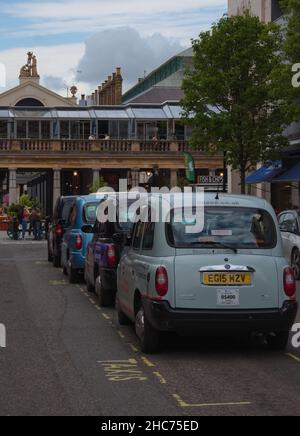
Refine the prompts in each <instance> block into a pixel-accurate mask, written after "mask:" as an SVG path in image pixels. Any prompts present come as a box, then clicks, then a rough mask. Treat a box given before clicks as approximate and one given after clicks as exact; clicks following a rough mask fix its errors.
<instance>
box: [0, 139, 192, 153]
mask: <svg viewBox="0 0 300 436" xmlns="http://www.w3.org/2000/svg"><path fill="white" fill-rule="evenodd" d="M185 151H190V152H192V153H193V154H194V153H201V149H200V148H199V149H193V148H191V147H190V146H189V144H188V143H187V142H185V141H153V140H152V141H141V140H134V139H133V140H125V139H124V140H121V139H120V140H114V139H111V140H68V139H49V140H39V139H0V153H1V154H4V153H7V154H9V153H23V154H26V153H28V154H35V153H45V154H51V153H56V154H59V153H63V154H67V153H75V154H93V153H94V154H95V153H99V154H118V153H120V154H122V153H123V154H124V153H131V154H145V155H147V154H156V153H158V154H164V153H170V154H178V153H183V152H185Z"/></svg>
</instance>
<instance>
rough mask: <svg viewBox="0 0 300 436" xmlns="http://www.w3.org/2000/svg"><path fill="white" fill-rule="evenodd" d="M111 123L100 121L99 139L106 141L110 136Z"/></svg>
mask: <svg viewBox="0 0 300 436" xmlns="http://www.w3.org/2000/svg"><path fill="white" fill-rule="evenodd" d="M108 127H109V123H108V120H100V121H98V138H99V139H104V138H105V136H106V135H108V131H109V128H108Z"/></svg>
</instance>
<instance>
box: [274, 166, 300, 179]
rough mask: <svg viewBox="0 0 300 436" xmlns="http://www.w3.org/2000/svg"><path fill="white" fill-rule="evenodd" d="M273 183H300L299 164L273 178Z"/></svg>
mask: <svg viewBox="0 0 300 436" xmlns="http://www.w3.org/2000/svg"><path fill="white" fill-rule="evenodd" d="M273 181H274V182H298V181H300V162H298V163H297V164H296V165H295V166H293V167H292V168H290V169H289V170H287V171H285V172H284V173H283V174H281V175H280V176H277V177H275V179H274V180H273Z"/></svg>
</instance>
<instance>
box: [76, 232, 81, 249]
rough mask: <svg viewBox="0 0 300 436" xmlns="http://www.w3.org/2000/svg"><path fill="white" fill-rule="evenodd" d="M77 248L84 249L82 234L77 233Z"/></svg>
mask: <svg viewBox="0 0 300 436" xmlns="http://www.w3.org/2000/svg"><path fill="white" fill-rule="evenodd" d="M75 248H76V250H81V249H82V236H81V235H76V240H75Z"/></svg>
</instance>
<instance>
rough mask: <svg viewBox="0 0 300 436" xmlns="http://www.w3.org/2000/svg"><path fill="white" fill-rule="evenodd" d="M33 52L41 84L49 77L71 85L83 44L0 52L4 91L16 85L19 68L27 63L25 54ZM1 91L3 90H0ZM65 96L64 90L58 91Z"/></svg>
mask: <svg viewBox="0 0 300 436" xmlns="http://www.w3.org/2000/svg"><path fill="white" fill-rule="evenodd" d="M29 49H30V50H33V51H34V52H35V54H36V55H37V58H38V70H39V74H40V76H41V84H42V85H43V84H45V85H46V83H44V78H46V81H47V77H48V80H49V76H55V77H60V78H61V80H62V81H64V82H65V83H67V84H69V85H72V84H73V81H74V78H75V75H76V65H77V64H78V62H79V60H80V58H81V57H82V56H83V53H84V44H65V45H57V46H50V47H39V46H37V47H26V48H23V47H20V48H14V49H9V50H3V51H0V62H2V63H3V64H4V65H5V68H6V76H7V83H6V89H10V88H12V87H14V86H16V85H18V77H19V72H20V68H21V66H22V65H24V64H25V63H26V61H27V55H26V53H27V52H28V50H29ZM56 90H57V91H59V89H56ZM1 91H3V89H1ZM60 91H63V92H64V95H66V90H60Z"/></svg>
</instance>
